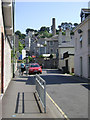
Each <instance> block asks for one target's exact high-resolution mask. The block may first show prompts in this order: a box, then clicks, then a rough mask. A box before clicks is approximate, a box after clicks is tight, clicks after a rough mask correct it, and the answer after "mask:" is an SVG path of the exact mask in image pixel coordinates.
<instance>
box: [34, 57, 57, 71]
mask: <svg viewBox="0 0 90 120" xmlns="http://www.w3.org/2000/svg"><path fill="white" fill-rule="evenodd" d="M36 62H37V63H39V64H40V65H41V66H42V67H43V68H46V69H56V68H58V59H48V58H47V59H44V58H36Z"/></svg>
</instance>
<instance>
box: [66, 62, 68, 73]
mask: <svg viewBox="0 0 90 120" xmlns="http://www.w3.org/2000/svg"><path fill="white" fill-rule="evenodd" d="M66 72H67V73H68V60H66Z"/></svg>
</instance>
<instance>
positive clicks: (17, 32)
mask: <svg viewBox="0 0 90 120" xmlns="http://www.w3.org/2000/svg"><path fill="white" fill-rule="evenodd" d="M15 34H16V35H18V36H19V39H25V37H26V35H25V34H22V33H21V32H20V31H19V30H17V31H16V32H15Z"/></svg>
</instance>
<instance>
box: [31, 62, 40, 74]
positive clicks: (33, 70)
mask: <svg viewBox="0 0 90 120" xmlns="http://www.w3.org/2000/svg"><path fill="white" fill-rule="evenodd" d="M33 73H42V68H41V66H40V65H39V64H38V63H31V64H30V67H29V74H33Z"/></svg>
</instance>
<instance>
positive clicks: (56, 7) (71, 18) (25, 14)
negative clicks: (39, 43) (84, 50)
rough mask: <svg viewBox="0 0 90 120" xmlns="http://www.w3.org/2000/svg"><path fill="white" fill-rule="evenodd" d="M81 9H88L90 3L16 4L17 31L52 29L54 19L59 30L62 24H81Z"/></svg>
mask: <svg viewBox="0 0 90 120" xmlns="http://www.w3.org/2000/svg"><path fill="white" fill-rule="evenodd" d="M81 8H88V2H16V3H15V31H17V30H20V31H21V33H25V31H26V29H27V28H31V29H35V30H39V29H40V28H41V27H42V26H46V27H50V26H51V25H52V18H55V19H56V28H57V29H58V25H60V24H61V23H62V22H71V23H80V22H81V19H80V12H81Z"/></svg>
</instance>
